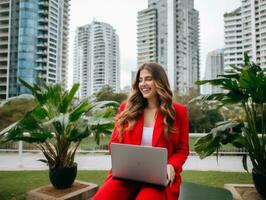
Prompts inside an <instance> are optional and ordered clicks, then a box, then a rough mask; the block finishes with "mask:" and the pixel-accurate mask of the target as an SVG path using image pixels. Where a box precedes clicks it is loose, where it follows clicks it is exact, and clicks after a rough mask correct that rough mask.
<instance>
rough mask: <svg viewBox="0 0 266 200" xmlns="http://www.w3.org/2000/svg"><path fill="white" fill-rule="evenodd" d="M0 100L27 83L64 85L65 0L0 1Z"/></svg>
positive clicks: (67, 8)
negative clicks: (21, 81) (23, 83)
mask: <svg viewBox="0 0 266 200" xmlns="http://www.w3.org/2000/svg"><path fill="white" fill-rule="evenodd" d="M0 16H1V17H0V99H6V98H8V97H12V96H17V95H19V94H23V93H26V92H27V90H26V88H25V87H23V86H22V85H21V84H20V82H19V80H18V78H22V79H24V80H25V81H27V82H29V83H34V82H38V81H39V82H49V83H58V82H59V83H62V84H63V85H64V86H65V87H66V85H67V57H68V43H67V42H68V23H69V0H31V1H28V0H2V1H0Z"/></svg>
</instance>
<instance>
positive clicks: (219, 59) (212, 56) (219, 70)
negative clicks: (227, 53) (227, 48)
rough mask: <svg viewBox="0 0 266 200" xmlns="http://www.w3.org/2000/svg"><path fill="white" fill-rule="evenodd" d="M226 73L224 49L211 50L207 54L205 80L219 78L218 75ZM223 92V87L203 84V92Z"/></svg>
mask: <svg viewBox="0 0 266 200" xmlns="http://www.w3.org/2000/svg"><path fill="white" fill-rule="evenodd" d="M223 73H224V49H217V50H214V51H211V52H209V53H208V54H207V57H206V66H205V73H204V78H203V80H209V79H214V78H217V75H219V74H223ZM220 92H222V89H221V88H219V87H217V86H213V85H209V84H205V85H202V91H201V93H202V94H214V93H220Z"/></svg>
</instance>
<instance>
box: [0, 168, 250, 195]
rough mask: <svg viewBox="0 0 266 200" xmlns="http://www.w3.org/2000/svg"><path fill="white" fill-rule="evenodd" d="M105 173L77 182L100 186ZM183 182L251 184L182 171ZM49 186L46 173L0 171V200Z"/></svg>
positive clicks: (83, 174)
mask: <svg viewBox="0 0 266 200" xmlns="http://www.w3.org/2000/svg"><path fill="white" fill-rule="evenodd" d="M106 174H107V171H85V170H80V171H78V177H77V179H78V180H83V181H88V182H93V183H97V184H98V185H100V184H101V183H102V182H103V180H104V178H105V176H106ZM182 177H183V181H186V182H193V183H199V184H203V185H208V186H215V187H223V185H224V183H252V180H251V175H250V174H247V173H238V172H212V171H184V172H183V173H182ZM46 184H49V177H48V171H0V199H1V200H10V199H12V200H22V199H25V193H26V192H27V191H29V190H32V189H34V188H36V187H39V186H42V185H46Z"/></svg>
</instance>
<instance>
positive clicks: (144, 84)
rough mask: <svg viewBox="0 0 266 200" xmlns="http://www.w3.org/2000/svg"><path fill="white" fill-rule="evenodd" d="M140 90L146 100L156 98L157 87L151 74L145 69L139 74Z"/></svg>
mask: <svg viewBox="0 0 266 200" xmlns="http://www.w3.org/2000/svg"><path fill="white" fill-rule="evenodd" d="M139 90H140V91H141V93H142V95H143V97H144V98H146V99H151V98H156V87H155V84H154V80H153V78H152V75H151V73H150V72H149V71H148V70H147V69H143V70H141V71H140V74H139Z"/></svg>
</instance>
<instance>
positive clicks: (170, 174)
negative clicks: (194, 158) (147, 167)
mask: <svg viewBox="0 0 266 200" xmlns="http://www.w3.org/2000/svg"><path fill="white" fill-rule="evenodd" d="M167 176H168V179H169V181H170V187H171V186H172V184H173V182H174V180H175V168H174V167H173V165H171V164H167Z"/></svg>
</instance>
